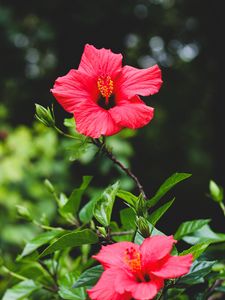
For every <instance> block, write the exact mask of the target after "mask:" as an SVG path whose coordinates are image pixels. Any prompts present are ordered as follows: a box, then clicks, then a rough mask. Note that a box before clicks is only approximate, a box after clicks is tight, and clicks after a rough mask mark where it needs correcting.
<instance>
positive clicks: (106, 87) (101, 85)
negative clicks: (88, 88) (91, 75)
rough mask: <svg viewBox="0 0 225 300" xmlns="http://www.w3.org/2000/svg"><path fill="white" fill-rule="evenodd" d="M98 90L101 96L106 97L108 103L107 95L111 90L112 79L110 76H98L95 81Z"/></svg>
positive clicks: (108, 95) (110, 93)
mask: <svg viewBox="0 0 225 300" xmlns="http://www.w3.org/2000/svg"><path fill="white" fill-rule="evenodd" d="M97 86H98V90H99V92H100V93H101V95H102V96H103V97H105V99H106V104H108V101H109V97H110V96H111V95H112V92H113V80H112V79H111V77H110V76H100V77H99V78H98V81H97Z"/></svg>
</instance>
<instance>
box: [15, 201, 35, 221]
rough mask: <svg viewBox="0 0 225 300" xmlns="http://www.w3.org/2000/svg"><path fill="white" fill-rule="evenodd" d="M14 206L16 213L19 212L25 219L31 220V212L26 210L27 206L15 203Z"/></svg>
mask: <svg viewBox="0 0 225 300" xmlns="http://www.w3.org/2000/svg"><path fill="white" fill-rule="evenodd" d="M16 208H17V212H18V214H19V215H20V216H21V217H23V218H24V219H26V220H28V221H31V220H32V218H31V214H30V212H29V210H28V208H27V207H25V206H21V205H17V206H16Z"/></svg>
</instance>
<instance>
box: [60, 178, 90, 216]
mask: <svg viewBox="0 0 225 300" xmlns="http://www.w3.org/2000/svg"><path fill="white" fill-rule="evenodd" d="M91 180H92V176H83V181H82V184H81V186H80V187H79V188H76V189H74V190H73V192H72V194H71V195H70V197H69V199H68V201H67V202H66V204H65V205H64V206H63V207H61V208H60V212H61V213H63V214H67V213H71V214H72V215H76V213H77V212H78V210H79V207H80V202H81V198H82V196H83V193H84V192H85V190H86V189H87V187H88V185H89V183H90V182H91Z"/></svg>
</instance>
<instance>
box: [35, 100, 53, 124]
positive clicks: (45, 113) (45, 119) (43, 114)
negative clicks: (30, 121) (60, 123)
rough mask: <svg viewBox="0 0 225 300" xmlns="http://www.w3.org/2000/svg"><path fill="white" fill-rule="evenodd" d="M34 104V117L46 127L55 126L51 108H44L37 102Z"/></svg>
mask: <svg viewBox="0 0 225 300" xmlns="http://www.w3.org/2000/svg"><path fill="white" fill-rule="evenodd" d="M35 106H36V114H35V117H36V119H37V120H38V121H40V122H41V123H42V124H44V125H45V126H47V127H54V126H55V117H54V113H53V110H52V109H50V108H49V107H47V108H45V107H43V106H41V105H39V104H35Z"/></svg>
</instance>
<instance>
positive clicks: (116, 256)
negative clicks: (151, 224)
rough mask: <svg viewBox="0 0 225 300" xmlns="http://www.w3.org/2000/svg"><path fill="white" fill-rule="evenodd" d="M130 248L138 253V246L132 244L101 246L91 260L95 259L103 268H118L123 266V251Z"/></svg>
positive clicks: (121, 243)
mask: <svg viewBox="0 0 225 300" xmlns="http://www.w3.org/2000/svg"><path fill="white" fill-rule="evenodd" d="M130 247H133V248H134V249H135V250H136V251H139V246H138V245H136V244H134V243H131V242H120V243H116V244H112V245H108V246H102V248H101V250H100V252H99V253H98V254H97V255H95V256H93V258H95V259H97V260H98V261H99V262H100V263H101V264H102V265H103V266H104V267H105V268H110V267H118V268H120V267H123V266H124V265H125V263H124V257H125V251H126V249H127V248H130Z"/></svg>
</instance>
